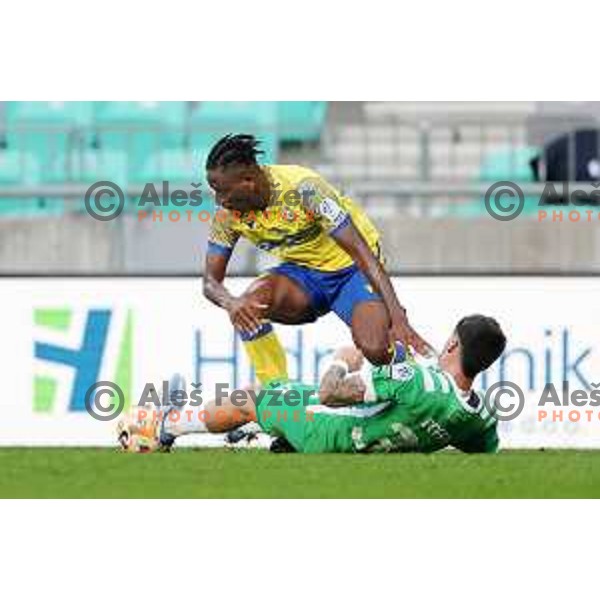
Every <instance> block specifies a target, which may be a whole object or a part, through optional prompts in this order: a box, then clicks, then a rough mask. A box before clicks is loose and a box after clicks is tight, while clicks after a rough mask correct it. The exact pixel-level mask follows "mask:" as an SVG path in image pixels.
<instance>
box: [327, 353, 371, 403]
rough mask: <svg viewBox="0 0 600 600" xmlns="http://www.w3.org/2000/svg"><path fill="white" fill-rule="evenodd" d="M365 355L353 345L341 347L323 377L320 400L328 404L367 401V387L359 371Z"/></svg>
mask: <svg viewBox="0 0 600 600" xmlns="http://www.w3.org/2000/svg"><path fill="white" fill-rule="evenodd" d="M363 363H364V357H363V355H362V354H361V352H360V351H359V350H357V349H356V348H353V347H346V348H340V349H339V350H337V351H336V353H335V354H334V355H333V361H332V362H331V364H330V365H329V367H328V368H327V370H326V371H325V373H324V374H323V377H321V383H320V385H319V401H320V403H321V404H325V405H327V406H348V405H350V404H359V403H361V402H364V401H365V395H366V390H367V387H366V385H365V382H364V381H363V379H362V376H361V374H360V373H359V372H358V371H359V369H360V368H361V366H362V365H363Z"/></svg>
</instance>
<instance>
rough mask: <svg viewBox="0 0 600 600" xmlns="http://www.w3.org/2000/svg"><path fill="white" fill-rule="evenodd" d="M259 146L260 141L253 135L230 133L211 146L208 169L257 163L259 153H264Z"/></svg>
mask: <svg viewBox="0 0 600 600" xmlns="http://www.w3.org/2000/svg"><path fill="white" fill-rule="evenodd" d="M259 146H260V141H259V140H257V139H256V138H255V137H254V136H253V135H249V134H244V133H239V134H236V135H234V134H232V133H228V134H227V135H226V136H225V137H222V138H221V139H220V140H219V141H218V142H217V143H216V144H215V145H214V146H213V147H212V148H211V150H210V152H209V153H208V157H207V159H206V169H207V170H210V169H217V168H219V167H230V166H232V165H256V164H258V161H257V157H258V155H259V154H263V151H262V150H260V149H259Z"/></svg>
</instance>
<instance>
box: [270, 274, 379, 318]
mask: <svg viewBox="0 0 600 600" xmlns="http://www.w3.org/2000/svg"><path fill="white" fill-rule="evenodd" d="M269 273H277V274H279V275H285V276H286V277H288V278H289V279H291V280H292V281H294V282H295V283H297V284H298V285H299V286H300V287H301V288H302V289H303V290H304V292H305V293H306V294H307V295H308V297H309V299H310V304H311V312H312V314H311V315H310V316H309V318H310V320H313V321H314V320H315V319H317V318H319V317H321V316H323V315H326V314H327V313H328V312H331V311H333V312H334V313H335V314H336V315H337V316H338V317H339V318H340V319H342V321H344V323H346V324H347V325H348V326H350V325H351V323H352V312H353V310H354V307H355V306H356V305H357V304H360V303H361V302H373V301H377V300H379V301H381V296H380V295H379V294H377V293H375V292H374V291H372V289H371V285H370V283H369V281H368V280H367V278H366V277H365V276H364V275H363V273H362V272H361V271H360V270H359V268H358V267H357V266H356V265H351V266H350V267H347V268H345V269H341V270H339V271H317V270H316V269H309V268H308V267H302V266H300V265H296V264H294V263H282V264H280V265H278V266H276V267H274V268H273V269H269Z"/></svg>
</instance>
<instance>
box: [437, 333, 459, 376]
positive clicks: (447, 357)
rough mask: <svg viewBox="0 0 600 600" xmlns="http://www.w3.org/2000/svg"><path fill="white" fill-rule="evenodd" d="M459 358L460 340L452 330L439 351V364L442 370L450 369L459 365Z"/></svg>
mask: <svg viewBox="0 0 600 600" xmlns="http://www.w3.org/2000/svg"><path fill="white" fill-rule="evenodd" d="M460 360H461V359H460V342H459V340H458V335H457V334H456V331H454V332H453V333H452V335H451V336H450V337H449V338H448V339H447V340H446V343H445V344H444V348H443V349H442V351H441V353H440V356H439V365H440V368H441V369H443V370H444V371H452V370H453V369H454V368H455V367H460Z"/></svg>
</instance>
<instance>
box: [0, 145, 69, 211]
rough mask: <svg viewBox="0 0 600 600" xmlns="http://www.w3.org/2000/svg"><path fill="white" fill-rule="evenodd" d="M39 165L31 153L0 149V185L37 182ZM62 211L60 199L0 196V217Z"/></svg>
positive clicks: (32, 183)
mask: <svg viewBox="0 0 600 600" xmlns="http://www.w3.org/2000/svg"><path fill="white" fill-rule="evenodd" d="M39 180H40V173H39V165H38V163H37V160H36V157H35V156H34V155H33V154H30V153H26V152H18V151H16V150H1V151H0V187H2V186H6V185H15V184H19V185H35V184H37V183H39ZM62 212H63V204H62V200H61V199H45V198H5V197H0V217H40V216H48V215H59V214H62Z"/></svg>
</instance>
